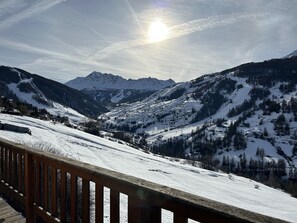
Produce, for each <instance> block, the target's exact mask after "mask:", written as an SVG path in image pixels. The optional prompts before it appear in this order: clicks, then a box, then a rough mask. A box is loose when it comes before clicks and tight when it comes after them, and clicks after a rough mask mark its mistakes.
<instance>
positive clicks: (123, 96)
mask: <svg viewBox="0 0 297 223" xmlns="http://www.w3.org/2000/svg"><path fill="white" fill-rule="evenodd" d="M174 84H176V83H175V82H174V81H173V80H171V79H168V80H159V79H157V78H152V77H148V78H139V79H130V78H129V79H125V78H123V77H121V76H118V75H113V74H106V73H100V72H96V71H94V72H92V73H91V74H89V75H88V76H86V77H77V78H75V79H73V80H70V81H68V82H66V85H68V86H69V87H72V88H74V89H77V90H80V91H81V92H83V93H85V94H87V95H89V96H90V97H92V98H93V99H94V100H96V101H97V102H99V103H103V104H106V105H107V106H111V107H114V106H115V105H117V104H121V103H128V104H129V103H133V102H135V101H141V100H143V99H145V98H147V97H148V96H150V95H151V94H153V93H155V92H156V91H158V90H160V89H163V88H166V87H170V86H172V85H174Z"/></svg>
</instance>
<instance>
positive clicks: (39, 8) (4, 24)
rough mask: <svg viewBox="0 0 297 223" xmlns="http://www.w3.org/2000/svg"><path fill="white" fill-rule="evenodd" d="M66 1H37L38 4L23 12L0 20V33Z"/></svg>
mask: <svg viewBox="0 0 297 223" xmlns="http://www.w3.org/2000/svg"><path fill="white" fill-rule="evenodd" d="M64 1H66V0H42V1H38V3H36V4H33V5H32V6H30V7H29V8H26V9H24V10H22V11H21V12H18V13H16V14H12V15H11V16H9V17H8V18H6V19H4V20H2V21H1V22H0V31H1V30H4V29H7V28H9V27H11V26H12V25H14V24H15V23H17V22H19V21H21V20H23V19H26V18H28V17H30V16H32V15H34V14H37V13H40V12H43V11H45V10H47V9H49V8H51V7H53V6H55V5H57V4H59V3H61V2H64Z"/></svg>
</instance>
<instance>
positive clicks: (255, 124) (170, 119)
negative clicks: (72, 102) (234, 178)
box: [101, 57, 297, 176]
mask: <svg viewBox="0 0 297 223" xmlns="http://www.w3.org/2000/svg"><path fill="white" fill-rule="evenodd" d="M296 84H297V57H291V58H286V59H274V60H269V61H264V62H261V63H248V64H243V65H240V66H238V67H235V68H232V69H228V70H225V71H222V72H219V73H215V74H211V75H205V76H202V77H199V78H197V79H195V80H193V81H190V82H186V83H180V84H176V85H174V86H173V87H170V88H167V89H163V90H160V91H159V92H157V93H155V94H153V95H151V96H150V97H149V98H147V99H145V100H143V101H141V102H137V103H133V104H131V105H128V106H123V107H119V108H116V109H114V110H112V111H111V112H109V113H106V114H103V115H102V116H101V119H102V120H103V121H104V125H105V126H106V127H108V128H114V129H117V130H121V131H127V132H130V134H132V135H134V136H135V135H137V136H141V137H144V138H145V139H146V142H147V145H148V147H149V148H150V149H151V151H154V152H155V153H159V154H165V155H170V156H179V157H184V156H186V157H189V158H193V159H199V160H202V161H206V160H207V159H209V158H211V159H212V161H214V163H212V165H215V166H216V165H223V163H224V162H225V164H226V160H227V159H228V168H231V167H230V165H231V160H233V161H232V163H233V164H232V165H235V166H233V167H232V168H234V169H232V170H233V171H235V170H237V171H239V172H240V171H247V170H248V171H250V169H247V168H250V166H249V165H253V162H255V161H256V162H258V161H259V160H261V159H262V160H265V161H266V162H267V163H270V164H271V165H274V167H271V166H270V167H269V168H272V169H273V168H277V167H276V166H277V165H276V163H278V162H280V163H279V165H282V167H278V170H280V169H282V171H283V172H282V173H278V174H279V176H280V175H282V174H288V175H289V173H288V172H286V171H288V169H289V168H291V170H292V172H293V170H294V171H296V170H297V169H296V166H297V90H296ZM144 114H145V115H144ZM261 154H262V155H261ZM224 160H225V161H224ZM223 161H224V162H223ZM283 161H285V165H284V163H283ZM242 162H246V163H242ZM273 163H274V164H273ZM225 164H224V165H225ZM270 164H269V165H270ZM244 165H245V166H244ZM251 167H252V166H251ZM267 168H268V167H267ZM265 171H268V170H265ZM292 172H291V173H292ZM266 173H267V172H266ZM268 175H269V171H268ZM268 175H265V176H268ZM254 176H256V174H255V175H254Z"/></svg>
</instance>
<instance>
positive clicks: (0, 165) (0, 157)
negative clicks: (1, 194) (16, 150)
mask: <svg viewBox="0 0 297 223" xmlns="http://www.w3.org/2000/svg"><path fill="white" fill-rule="evenodd" d="M0 168H1V170H0V180H2V179H3V148H2V146H0Z"/></svg>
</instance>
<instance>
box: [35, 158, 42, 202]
mask: <svg viewBox="0 0 297 223" xmlns="http://www.w3.org/2000/svg"><path fill="white" fill-rule="evenodd" d="M40 182H41V179H40V162H39V161H36V164H35V186H36V192H35V202H36V204H37V205H39V206H40V205H41V203H40Z"/></svg>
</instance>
